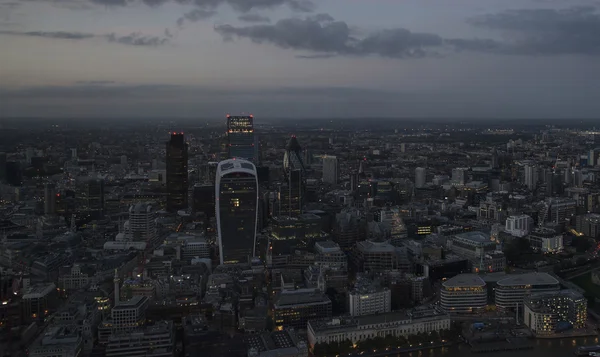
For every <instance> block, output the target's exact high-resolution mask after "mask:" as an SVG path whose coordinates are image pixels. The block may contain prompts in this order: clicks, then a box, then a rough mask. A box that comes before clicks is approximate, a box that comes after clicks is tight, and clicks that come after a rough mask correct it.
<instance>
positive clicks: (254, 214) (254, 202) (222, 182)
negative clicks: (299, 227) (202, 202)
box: [215, 159, 258, 264]
mask: <svg viewBox="0 0 600 357" xmlns="http://www.w3.org/2000/svg"><path fill="white" fill-rule="evenodd" d="M215 196H216V204H215V206H216V209H215V210H216V214H217V233H218V242H219V253H220V260H221V264H224V263H246V262H248V261H249V258H250V257H252V256H254V250H255V249H254V248H255V246H256V228H257V223H258V177H257V173H256V167H255V166H254V164H253V163H251V162H250V161H247V160H239V159H229V160H225V161H221V162H220V163H219V166H218V167H217V177H216V184H215Z"/></svg>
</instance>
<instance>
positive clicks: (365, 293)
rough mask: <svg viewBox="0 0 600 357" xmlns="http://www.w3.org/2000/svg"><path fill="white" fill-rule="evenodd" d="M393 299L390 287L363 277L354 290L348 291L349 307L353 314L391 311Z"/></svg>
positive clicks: (358, 280)
mask: <svg viewBox="0 0 600 357" xmlns="http://www.w3.org/2000/svg"><path fill="white" fill-rule="evenodd" d="M391 300H392V292H391V290H390V289H388V288H385V287H381V286H379V284H376V283H375V282H373V281H372V280H370V279H368V278H365V277H361V278H359V279H357V281H356V285H355V286H354V290H352V291H351V292H349V293H348V308H349V310H350V315H352V316H361V315H373V314H381V313H386V312H390V311H391V309H392V301H391Z"/></svg>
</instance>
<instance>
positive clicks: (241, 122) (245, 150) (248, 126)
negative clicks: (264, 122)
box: [227, 115, 255, 161]
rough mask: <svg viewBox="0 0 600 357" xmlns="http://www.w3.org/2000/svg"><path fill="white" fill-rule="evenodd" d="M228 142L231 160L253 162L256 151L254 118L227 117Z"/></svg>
mask: <svg viewBox="0 0 600 357" xmlns="http://www.w3.org/2000/svg"><path fill="white" fill-rule="evenodd" d="M227 141H228V143H227V144H228V147H229V150H228V151H229V158H230V159H233V158H239V159H245V160H250V161H253V160H254V159H255V158H254V155H255V151H254V116H252V115H245V116H231V115H227Z"/></svg>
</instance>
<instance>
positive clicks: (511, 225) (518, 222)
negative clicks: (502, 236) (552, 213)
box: [504, 214, 533, 237]
mask: <svg viewBox="0 0 600 357" xmlns="http://www.w3.org/2000/svg"><path fill="white" fill-rule="evenodd" d="M532 228H533V218H531V217H529V216H528V215H526V214H522V215H518V216H510V217H508V218H507V219H506V225H505V228H504V229H505V231H506V232H507V233H510V234H511V235H513V236H515V237H525V236H526V235H527V234H528V233H529V232H530V231H531V229H532Z"/></svg>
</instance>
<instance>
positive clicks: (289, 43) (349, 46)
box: [215, 14, 443, 58]
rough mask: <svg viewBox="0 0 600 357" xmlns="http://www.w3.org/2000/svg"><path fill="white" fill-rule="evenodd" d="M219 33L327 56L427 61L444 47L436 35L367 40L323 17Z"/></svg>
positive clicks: (383, 34) (224, 28)
mask: <svg viewBox="0 0 600 357" xmlns="http://www.w3.org/2000/svg"><path fill="white" fill-rule="evenodd" d="M215 31H217V32H218V33H219V34H221V35H222V36H223V38H224V39H225V40H231V39H233V38H234V37H241V38H248V39H251V40H252V41H254V42H256V43H263V42H268V43H272V44H274V45H276V46H279V47H282V48H290V49H295V50H308V51H313V52H318V53H320V54H319V56H323V55H331V54H338V55H354V56H365V55H380V56H384V57H394V58H402V57H423V56H425V55H427V53H428V49H430V48H432V47H440V46H442V45H443V40H442V38H441V37H439V36H437V35H434V34H426V33H414V32H411V31H409V30H406V29H402V28H397V29H390V30H383V31H378V32H374V33H371V34H369V35H367V36H365V37H363V38H360V39H359V38H355V37H353V36H352V35H351V31H350V28H349V27H348V25H347V24H346V23H345V22H343V21H335V20H334V19H333V18H332V17H331V16H329V15H326V14H323V15H318V16H317V17H309V18H306V19H298V18H291V19H284V20H280V21H278V22H277V23H275V24H273V25H253V26H246V27H234V26H231V25H220V26H216V27H215Z"/></svg>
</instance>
